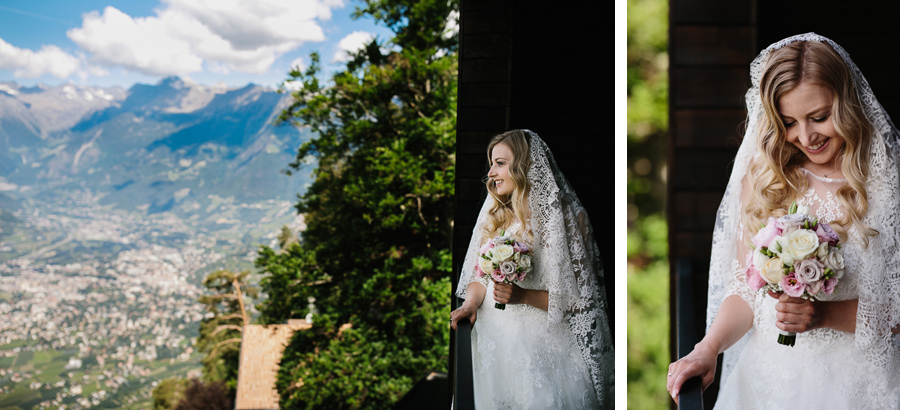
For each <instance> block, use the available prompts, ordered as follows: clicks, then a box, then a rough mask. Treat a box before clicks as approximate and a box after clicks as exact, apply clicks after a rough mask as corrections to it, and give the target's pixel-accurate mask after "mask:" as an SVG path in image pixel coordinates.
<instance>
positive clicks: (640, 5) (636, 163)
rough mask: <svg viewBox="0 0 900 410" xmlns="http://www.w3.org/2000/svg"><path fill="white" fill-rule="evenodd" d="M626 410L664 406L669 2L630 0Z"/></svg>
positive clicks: (667, 267) (667, 321)
mask: <svg viewBox="0 0 900 410" xmlns="http://www.w3.org/2000/svg"><path fill="white" fill-rule="evenodd" d="M627 7H628V9H627V11H628V331H627V337H628V408H629V409H635V410H637V409H641V410H643V409H667V408H669V406H670V402H671V399H670V398H669V395H668V393H667V392H666V386H665V382H666V367H667V366H668V364H669V263H668V243H667V229H668V228H667V224H666V216H665V215H666V213H665V212H666V209H665V203H666V202H665V201H666V198H665V193H666V185H665V184H666V178H665V177H666V132H667V130H668V98H669V92H668V87H669V84H668V80H669V78H668V66H669V56H668V53H667V48H668V40H669V39H668V29H669V25H668V11H669V9H668V2H667V1H665V0H628V3H627Z"/></svg>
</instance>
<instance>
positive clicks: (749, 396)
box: [715, 169, 900, 410]
mask: <svg viewBox="0 0 900 410" xmlns="http://www.w3.org/2000/svg"><path fill="white" fill-rule="evenodd" d="M803 171H804V173H805V174H806V175H807V180H808V183H809V185H808V186H809V189H808V190H807V192H806V194H805V195H804V196H803V197H802V198H799V199H798V201H797V202H798V203H799V204H802V205H807V206H809V207H810V215H812V216H815V217H816V218H818V219H819V220H820V221H823V222H832V221H834V220H837V219H840V218H842V217H843V216H844V210H843V209H842V207H841V204H840V202H839V201H838V199H837V197H836V196H835V195H834V193H835V192H837V190H838V188H840V187H841V186H842V185H844V183H845V180H843V179H830V178H822V177H819V176H816V175H814V174H813V173H812V172H809V171H808V170H806V169H803ZM850 236H851V237H854V238H858V237H859V233H858V232H857V231H856V229H855V228H854V227H851V229H850ZM735 246H738V248H739V250H738V252H737V254H738V255H741V254H744V255H746V254H747V252H749V251H750V250H749V248H748V247H747V246H745V245H744V244H742V243H738V244H735ZM842 246H843V250H844V252H843V254H844V257H845V266H846V274H845V275H844V276H843V278H842V279H841V281H840V282H839V283H838V285H837V287H836V288H835V290H834V293H833V294H831V295H825V297H823V298H821V300H849V299H856V298H857V297H858V290H859V288H858V281H857V277H856V275H855V274H854V273H855V272H856V270H855V268H856V267H857V266H858V265H859V264H858V260H857V257H858V255H860V254H861V252H860V242H858V241H856V240H853V239H851V240H848V241H845V242H844V243H843V244H842ZM734 263H735V265H736V266H740V267H741V268H740V269H738V270H735V271H734V272H735V275H734V278H733V280H732V284H731V286H730V287H729V290H728V294H737V295H739V296H740V297H741V298H743V299H744V300H745V301H746V302H747V303H748V304H749V305H750V306H751V308H752V309H753V328H752V330H751V333H750V336H749V340H748V341H747V344H746V346H744V348H743V350H742V351H741V353H740V355H739V357H738V358H737V361H736V362H735V364H734V365H733V371H732V372H731V373H730V375H729V376H728V377H727V379H725V380H724V381H723V384H722V385H721V386H720V390H719V396H718V399H717V401H716V407H715V408H716V409H772V410H777V409H785V410H799V409H876V408H892V409H893V408H897V403H881V402H873V401H871V400H873V399H872V397H869V396H868V395H867V394H866V391H867V387H866V386H867V385H868V384H869V383H870V381H871V380H870V378H871V377H873V376H876V375H873V374H870V373H869V370H867V369H866V367H864V366H863V363H864V362H865V360H864V358H863V357H862V355H861V353H860V351H859V350H858V349H856V348H855V346H854V334H853V333H847V332H842V331H839V330H833V329H816V330H812V331H810V332H805V333H798V334H797V341H796V345H795V346H793V347H790V346H783V345H780V344H778V342H777V339H778V328H777V327H776V326H775V303H777V300H775V299H774V298H772V297H770V296H768V295H767V294H766V293H765V292H763V291H761V290H760V291H753V290H752V289H750V287H749V285H748V284H747V282H746V276H745V273H744V269H743V268H744V266H743V264H744V261H740V262H739V261H734ZM897 382H898V383H900V380H898V381H897Z"/></svg>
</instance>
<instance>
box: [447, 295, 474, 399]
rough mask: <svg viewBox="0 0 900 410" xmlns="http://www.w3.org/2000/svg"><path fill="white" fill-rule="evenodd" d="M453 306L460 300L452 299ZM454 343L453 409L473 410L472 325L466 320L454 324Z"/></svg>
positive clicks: (459, 302) (457, 305)
mask: <svg viewBox="0 0 900 410" xmlns="http://www.w3.org/2000/svg"><path fill="white" fill-rule="evenodd" d="M454 300H455V303H454V306H456V307H459V306H461V302H462V301H461V299H459V298H454ZM455 333H456V335H455V336H456V337H455V339H456V343H454V344H453V363H452V365H453V401H452V403H453V409H452V410H475V390H474V384H473V382H472V323H471V322H469V320H468V319H463V320H460V321H459V322H457V323H456V332H455Z"/></svg>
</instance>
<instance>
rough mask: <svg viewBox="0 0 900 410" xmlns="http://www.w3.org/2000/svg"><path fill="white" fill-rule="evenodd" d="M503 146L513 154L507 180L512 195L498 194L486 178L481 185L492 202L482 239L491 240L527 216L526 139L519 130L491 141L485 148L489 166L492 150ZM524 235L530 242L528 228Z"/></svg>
mask: <svg viewBox="0 0 900 410" xmlns="http://www.w3.org/2000/svg"><path fill="white" fill-rule="evenodd" d="M498 144H504V145H506V146H507V147H509V149H510V151H512V156H513V157H512V160H511V161H510V163H509V165H508V172H509V177H510V179H512V182H513V186H514V187H513V191H512V193H510V194H509V195H500V194H498V193H497V187H496V186H494V184H493V181H491V179H490V178H488V177H485V179H484V183H485V186H486V187H487V191H488V194H489V195H490V196H491V198H493V199H494V200H493V203H492V204H491V206H490V208H489V209H488V220H487V223H486V224H485V225H484V231H483V232H482V237H483V238H493V237H495V236H497V235H499V234H500V233H501V231H503V230H504V229H506V228H509V226H510V225H512V224H513V222H514V221H515V220H516V219H517V218H518V220H519V221H522V223H523V224H524V223H525V222H526V221H527V219H526V218H527V216H528V195H529V194H530V193H531V183H530V182H528V169H529V168H531V149H530V143H529V141H528V135H527V134H525V132H524V131H522V130H512V131H507V132H504V133H503V134H500V135H498V136H496V137H494V138H493V139H492V140H491V143H490V144H488V149H487V156H488V165H490V164H491V163H492V160H491V154H492V153H493V151H494V147H496V146H497V145H498ZM527 229H528V230H527V231H526V232H525V234H526V235H527V236H528V239H529V240H533V239H534V238H533V236H532V233H531V227H527Z"/></svg>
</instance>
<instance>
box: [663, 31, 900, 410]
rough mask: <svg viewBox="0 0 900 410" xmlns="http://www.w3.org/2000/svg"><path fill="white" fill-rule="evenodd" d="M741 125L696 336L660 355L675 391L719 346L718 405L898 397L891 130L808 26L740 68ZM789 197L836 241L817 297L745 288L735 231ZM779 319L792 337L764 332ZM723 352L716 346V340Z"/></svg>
mask: <svg viewBox="0 0 900 410" xmlns="http://www.w3.org/2000/svg"><path fill="white" fill-rule="evenodd" d="M750 70H751V77H752V84H753V86H752V87H751V88H750V90H749V91H748V92H747V96H746V100H747V109H748V112H749V115H748V124H747V130H746V134H745V135H744V140H743V143H742V144H741V147H740V149H739V150H738V154H737V158H736V160H735V166H734V171H733V173H732V175H731V179H730V181H729V183H728V188H727V189H726V191H725V197H724V198H723V200H722V204H721V205H720V207H719V212H718V215H717V220H716V227H715V232H714V235H713V250H712V260H711V261H710V280H709V299H708V303H709V304H708V308H707V326H708V328H707V334H706V336H705V337H704V338H703V340H701V341H700V343H698V344H697V345H696V346H695V348H694V350H693V351H692V352H691V353H690V354H688V355H687V356H685V357H683V358H681V359H680V360H678V361H676V362H674V363H672V364H670V365H669V374H668V377H667V389H668V390H669V392H670V394H671V395H672V397H673V398H675V399H676V400H677V396H678V391H679V389H680V388H681V386H682V384H683V383H684V382H685V381H686V380H687V379H689V378H691V377H695V376H700V377H701V378H702V380H703V386H704V388H705V387H706V386H708V385H709V384H710V383H711V382H712V379H713V377H714V375H715V370H716V357H717V356H718V354H719V353H722V352H725V361H724V366H723V369H722V380H721V386H720V391H719V397H718V400H717V402H716V407H717V408H724V409H733V408H772V409H776V408H777V409H799V408H828V409H850V408H853V409H882V408H886V409H898V408H900V383H898V380H900V350H898V347H900V343H898V337H896V336H895V333H896V330H897V329H898V324H900V243H898V239H900V176H898V151H900V147H898V144H900V142H898V132H897V129H896V128H895V127H894V125H893V123H891V121H890V118H889V117H888V116H887V114H886V113H885V112H884V110H883V109H882V107H881V105H880V104H879V103H878V101H877V100H876V99H875V96H874V94H873V93H872V90H871V89H870V88H869V84H868V83H867V82H866V80H865V78H864V77H863V76H862V74H861V73H860V71H859V69H858V68H857V67H856V65H855V64H854V63H853V61H852V60H850V56H849V55H848V54H847V52H846V51H844V49H843V48H841V47H840V46H839V45H837V44H835V43H834V42H833V41H831V40H829V39H827V38H825V37H822V36H819V35H816V34H813V33H808V34H803V35H799V36H794V37H790V38H787V39H784V40H781V41H779V42H777V43H775V44H773V45H771V46H769V47H768V48H766V49H765V50H763V52H762V53H761V54H760V55H759V56H758V57H757V58H756V59H755V60H754V61H753V63H752V65H751V66H750ZM792 201H796V202H798V203H799V204H801V205H805V206H808V207H809V208H810V213H809V214H810V216H813V217H817V218H818V219H819V220H820V221H823V222H828V223H830V224H831V226H832V227H835V231H837V233H838V234H839V236H840V238H841V243H842V244H843V248H842V249H843V255H844V258H845V260H844V267H845V268H846V269H845V271H846V273H844V275H843V277H842V278H841V281H840V283H839V284H838V285H837V287H836V288H835V290H834V293H833V294H831V295H826V297H824V298H821V300H819V301H809V300H806V299H798V298H791V297H788V296H787V295H784V294H776V293H772V292H770V293H769V294H768V295H767V294H766V293H761V292H754V291H752V290H751V289H750V287H749V285H748V284H747V279H746V275H745V273H744V272H745V267H746V266H747V264H748V263H752V262H750V261H749V260H748V255H749V254H750V252H751V248H750V247H749V245H748V244H749V241H748V239H749V238H750V237H752V236H754V234H756V232H757V231H758V230H759V229H760V226H761V223H763V224H764V223H765V221H766V218H768V217H770V216H774V217H779V216H782V215H784V214H785V213H786V212H785V211H786V210H787V208H788V206H789V205H790V204H791V202H792ZM779 329H781V330H784V331H790V332H797V333H798V334H797V337H796V345H795V346H793V347H789V346H783V345H781V344H778V343H777V339H778V331H779ZM726 349H727V351H726Z"/></svg>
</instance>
